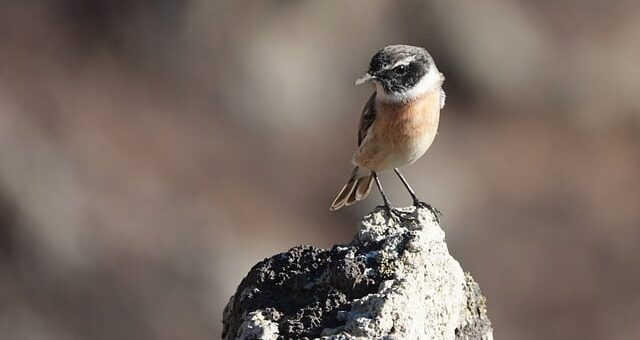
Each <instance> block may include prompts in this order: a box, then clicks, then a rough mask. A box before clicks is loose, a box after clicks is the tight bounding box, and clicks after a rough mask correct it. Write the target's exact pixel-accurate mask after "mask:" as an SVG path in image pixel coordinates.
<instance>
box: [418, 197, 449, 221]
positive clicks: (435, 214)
mask: <svg viewBox="0 0 640 340" xmlns="http://www.w3.org/2000/svg"><path fill="white" fill-rule="evenodd" d="M413 205H414V206H415V207H416V208H427V209H429V211H430V212H431V213H432V214H433V217H434V218H435V220H436V222H437V223H440V217H442V213H441V212H440V210H438V209H436V208H435V207H434V206H432V205H431V204H429V203H427V202H423V201H420V200H418V199H416V200H414V202H413Z"/></svg>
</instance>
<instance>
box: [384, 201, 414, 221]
mask: <svg viewBox="0 0 640 340" xmlns="http://www.w3.org/2000/svg"><path fill="white" fill-rule="evenodd" d="M378 208H381V209H384V211H385V212H386V214H387V216H388V217H389V219H390V220H394V221H395V222H396V223H402V222H403V221H404V222H415V221H417V220H418V218H417V217H416V216H411V215H407V213H405V212H403V211H400V210H398V209H395V208H392V207H390V206H384V205H380V206H378Z"/></svg>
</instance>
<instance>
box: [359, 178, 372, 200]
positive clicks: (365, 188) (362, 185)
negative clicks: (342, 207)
mask: <svg viewBox="0 0 640 340" xmlns="http://www.w3.org/2000/svg"><path fill="white" fill-rule="evenodd" d="M371 184H373V176H371V175H369V176H365V177H362V178H360V179H358V185H357V186H356V190H355V192H356V200H357V201H361V200H363V199H365V198H367V196H369V193H370V192H371Z"/></svg>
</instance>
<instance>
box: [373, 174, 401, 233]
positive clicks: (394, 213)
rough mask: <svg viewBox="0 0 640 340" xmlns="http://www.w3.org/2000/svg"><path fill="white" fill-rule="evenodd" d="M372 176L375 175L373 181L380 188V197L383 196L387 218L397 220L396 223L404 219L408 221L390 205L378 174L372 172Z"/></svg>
mask: <svg viewBox="0 0 640 340" xmlns="http://www.w3.org/2000/svg"><path fill="white" fill-rule="evenodd" d="M371 174H372V175H373V179H374V180H375V181H376V186H377V187H378V191H380V195H381V196H382V201H383V202H384V206H383V208H384V210H385V211H386V213H387V216H389V218H391V219H393V220H396V222H400V220H402V219H407V218H406V217H405V216H403V215H402V214H401V213H400V212H398V211H396V210H395V209H393V208H392V207H391V204H390V203H389V199H388V198H387V195H386V194H385V193H384V190H383V189H382V183H380V178H378V174H377V173H376V172H375V171H371Z"/></svg>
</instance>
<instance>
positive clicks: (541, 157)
mask: <svg viewBox="0 0 640 340" xmlns="http://www.w3.org/2000/svg"><path fill="white" fill-rule="evenodd" d="M639 42H640V3H638V2H637V1H632V0H627V1H624V0H620V1H604V0H582V1H578V0H576V1H562V2H558V1H551V0H544V1H536V2H531V1H524V0H512V1H509V0H490V1H482V2H469V1H466V2H455V1H446V0H441V1H417V0H416V1H403V2H394V1H371V0H358V1H349V2H336V1H309V2H299V1H284V0H281V1H262V2H255V1H205V0H192V1H180V2H179V1H169V0H164V1H157V0H156V1H152V0H133V1H126V0H110V1H106V0H104V1H101V0H85V1H74V0H57V1H45V0H34V1H18V0H3V1H2V2H0V338H2V339H43V340H44V339H47V340H49V339H51V340H57V339H71V340H74V339H98V340H100V339H215V338H219V337H220V330H221V318H222V309H223V307H224V305H225V304H226V302H227V301H228V298H229V297H230V295H231V294H233V292H234V290H235V287H236V285H237V284H238V283H239V282H240V280H241V279H242V278H243V277H244V275H245V274H246V273H247V272H248V270H249V269H250V267H251V266H252V265H253V264H255V263H256V262H258V261H260V260H262V259H263V258H265V257H269V256H271V255H273V254H275V253H278V252H281V251H285V250H286V249H288V248H290V247H292V246H295V245H299V244H313V245H316V246H320V247H329V246H331V245H332V244H335V243H344V242H348V241H349V240H350V238H351V236H352V234H353V230H354V227H355V225H356V223H357V221H358V220H359V219H360V217H361V216H362V215H363V214H365V213H367V212H369V211H370V210H371V209H372V208H373V207H374V206H375V205H378V204H379V203H380V199H379V196H378V195H377V193H374V194H373V195H371V197H370V198H369V199H368V200H367V201H365V202H364V203H361V204H359V205H357V206H354V207H350V208H348V209H344V210H340V211H338V212H334V213H330V212H329V211H328V206H329V203H330V201H331V200H332V199H333V197H334V195H335V194H336V192H337V191H338V189H340V187H341V186H342V185H343V183H344V181H345V180H346V179H347V177H348V175H349V172H350V163H349V162H350V158H351V155H352V152H353V150H354V148H355V143H356V129H357V125H358V120H359V115H360V111H361V109H362V107H363V105H364V103H365V102H366V100H367V98H368V96H369V94H370V93H371V91H372V89H371V88H367V87H366V86H365V87H357V88H356V87H354V86H353V81H354V80H355V79H356V78H357V77H358V76H360V75H361V74H362V73H363V72H364V71H366V68H367V65H368V62H369V58H370V57H371V55H372V54H373V53H375V52H376V51H377V50H378V49H379V48H381V47H383V46H385V45H388V44H398V43H405V44H414V45H421V46H425V47H427V48H428V49H429V51H430V52H431V54H432V55H433V56H434V58H435V60H436V62H437V64H438V66H439V68H440V70H441V71H442V72H443V73H444V74H445V76H446V78H447V80H446V82H445V85H444V88H445V90H446V91H447V94H448V100H447V106H446V107H445V110H444V111H443V113H442V117H441V127H440V133H439V136H438V138H437V139H436V142H435V144H434V146H433V147H432V149H431V151H430V152H429V153H428V154H427V156H426V157H424V158H422V159H421V160H420V161H419V162H417V163H416V164H415V165H414V166H411V167H408V168H406V171H405V175H406V176H407V177H408V179H409V181H410V182H411V183H412V184H413V186H414V188H415V189H416V190H417V191H418V192H419V193H420V195H421V196H422V198H424V199H425V200H426V201H429V202H431V203H433V204H435V205H436V206H437V207H438V208H439V209H440V210H441V211H442V212H443V213H444V228H445V230H446V231H447V238H448V242H449V246H450V250H451V252H452V253H453V255H454V256H455V257H456V258H457V259H458V260H460V262H461V263H462V265H463V267H464V268H465V270H468V271H470V272H471V273H472V274H473V276H474V277H475V278H476V280H477V281H478V282H479V283H480V285H481V287H482V289H483V292H484V293H485V295H486V296H487V298H488V309H489V316H490V317H491V319H492V321H493V323H494V327H495V335H496V339H523V340H534V339H612V340H617V339H632V338H637V337H638V336H639V335H640V323H638V322H637V321H638V319H637V315H639V314H640V290H639V289H638V282H639V280H640V266H639V265H638V263H637V261H638V258H640V150H639V148H640V95H639V93H638V90H639V89H640V65H639V64H638V60H640V44H639ZM382 179H383V183H384V184H385V186H386V187H387V188H388V190H389V192H390V195H391V197H392V200H393V202H394V203H396V204H397V205H403V204H409V202H410V200H409V198H408V195H407V194H406V193H405V192H404V190H403V188H402V185H401V184H400V182H399V181H398V180H397V179H396V178H395V177H394V176H393V175H392V174H385V175H383V177H382Z"/></svg>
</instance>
